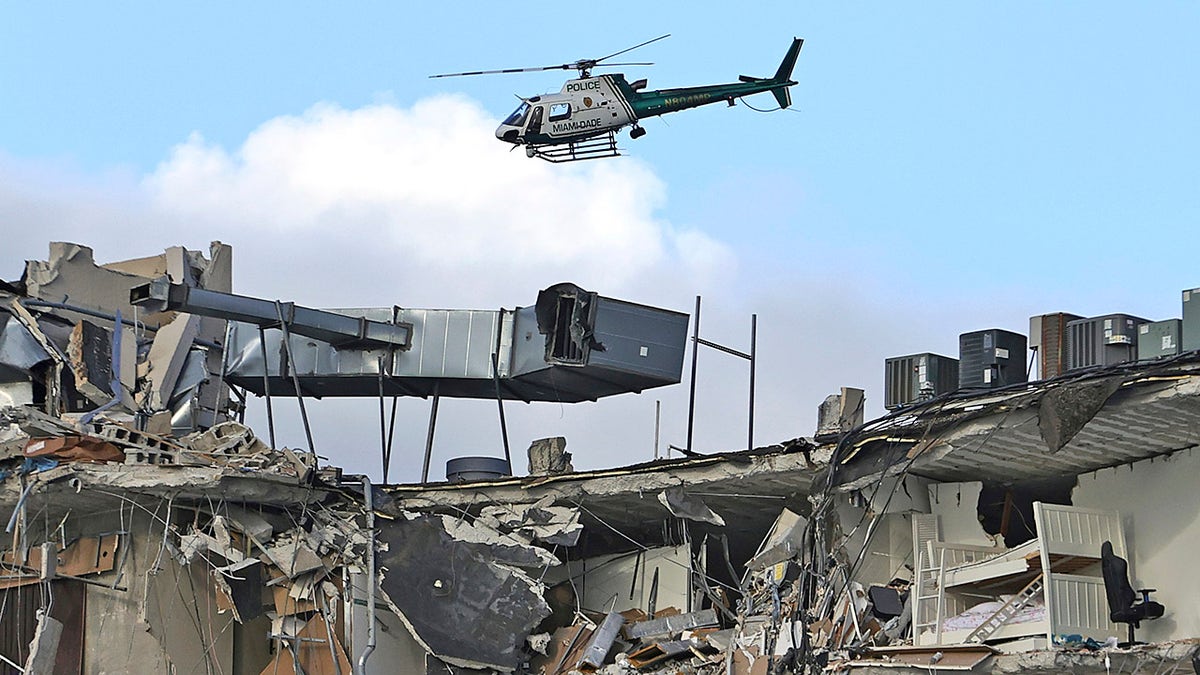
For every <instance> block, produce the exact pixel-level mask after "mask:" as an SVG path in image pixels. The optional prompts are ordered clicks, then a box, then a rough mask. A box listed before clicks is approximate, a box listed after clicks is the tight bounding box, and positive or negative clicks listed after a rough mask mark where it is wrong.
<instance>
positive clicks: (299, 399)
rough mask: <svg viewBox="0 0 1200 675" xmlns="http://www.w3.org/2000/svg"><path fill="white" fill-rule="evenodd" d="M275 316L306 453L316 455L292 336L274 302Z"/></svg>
mask: <svg viewBox="0 0 1200 675" xmlns="http://www.w3.org/2000/svg"><path fill="white" fill-rule="evenodd" d="M275 314H276V315H277V316H278V317H279V330H281V331H283V355H284V356H285V357H287V368H288V372H290V373H291V374H292V386H293V387H295V389H296V403H298V404H299V405H300V421H301V422H303V423H304V437H305V438H306V439H308V451H309V452H311V453H313V454H314V455H315V454H317V446H316V444H315V443H313V437H312V427H310V426H309V425H308V411H307V410H306V409H305V408H304V392H302V391H300V375H298V374H297V373H296V360H295V359H294V358H292V346H291V342H292V335H291V332H290V331H288V325H287V322H286V321H284V320H283V305H282V304H281V303H280V302H279V301H278V300H276V301H275Z"/></svg>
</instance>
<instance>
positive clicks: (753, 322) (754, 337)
mask: <svg viewBox="0 0 1200 675" xmlns="http://www.w3.org/2000/svg"><path fill="white" fill-rule="evenodd" d="M757 347H758V315H757V314H751V315H750V413H749V416H748V421H747V423H746V427H747V431H746V449H747V450H753V449H754V363H755V361H754V357H755V351H756V349H757Z"/></svg>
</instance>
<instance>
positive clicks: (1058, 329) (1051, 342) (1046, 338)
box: [1029, 312, 1083, 380]
mask: <svg viewBox="0 0 1200 675" xmlns="http://www.w3.org/2000/svg"><path fill="white" fill-rule="evenodd" d="M1082 318H1083V317H1082V316H1078V315H1075V314H1067V313H1066V312H1054V313H1053V314H1040V315H1038V316H1031V317H1029V348H1030V349H1032V350H1033V351H1035V352H1037V354H1038V379H1040V380H1049V379H1053V378H1055V377H1058V376H1059V375H1062V374H1063V373H1065V372H1066V371H1067V324H1068V323H1070V322H1071V321H1075V320H1076V319H1082Z"/></svg>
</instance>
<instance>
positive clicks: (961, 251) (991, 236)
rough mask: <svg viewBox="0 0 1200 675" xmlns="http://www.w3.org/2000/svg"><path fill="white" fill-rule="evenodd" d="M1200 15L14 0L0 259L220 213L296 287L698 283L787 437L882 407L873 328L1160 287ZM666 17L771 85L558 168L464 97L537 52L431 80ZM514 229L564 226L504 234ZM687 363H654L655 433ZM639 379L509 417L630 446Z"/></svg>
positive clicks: (1171, 295)
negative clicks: (670, 379) (752, 366)
mask: <svg viewBox="0 0 1200 675" xmlns="http://www.w3.org/2000/svg"><path fill="white" fill-rule="evenodd" d="M1197 26H1200V4H1197V3H1192V2H1163V3H1144V4H1130V3H1106V2H1060V3H1034V2H1018V3H1005V4H1003V5H1000V4H994V3H964V2H937V3H832V2H830V3H764V4H759V5H755V6H752V7H749V8H742V9H737V10H734V9H732V8H731V6H730V5H729V4H728V3H636V4H622V3H615V4H613V3H609V4H606V5H604V6H603V7H599V6H596V5H595V4H587V3H555V4H549V3H545V4H521V3H517V4H513V3H503V4H499V3H487V4H478V5H476V4H474V3H440V4H438V3H420V4H417V3H403V4H401V3H352V4H351V3H348V4H341V5H336V6H335V5H327V4H318V3H252V4H251V3H207V4H205V5H203V6H191V7H185V6H177V5H173V4H169V3H105V4H90V3H87V4H85V3H75V4H45V3H43V4H39V5H25V6H16V5H11V4H10V5H6V6H5V7H4V8H3V9H0V102H2V103H3V105H0V227H3V228H4V231H5V233H6V239H7V240H8V243H7V245H6V246H5V248H4V252H3V253H0V277H2V278H7V279H13V278H16V277H18V276H19V275H20V271H21V261H22V260H25V259H30V258H41V257H44V255H45V243H46V241H48V240H49V239H72V240H78V241H81V243H88V244H91V245H92V246H94V247H96V249H97V254H98V257H100V258H101V259H118V258H123V257H135V256H141V255H149V254H152V253H154V252H156V251H158V250H161V249H162V247H164V246H168V245H172V244H177V243H178V244H185V245H188V246H190V247H194V248H203V247H204V246H205V245H206V243H207V242H208V241H209V240H210V239H216V238H220V239H222V240H224V241H228V242H229V243H232V244H233V245H234V247H235V256H236V257H235V266H236V267H235V269H236V273H235V274H236V276H235V278H236V279H237V280H238V283H239V289H240V290H241V291H242V292H245V293H250V294H261V295H276V296H278V297H284V298H287V299H295V300H297V301H300V302H308V303H312V304H326V305H343V306H345V305H360V304H391V303H398V304H404V305H408V306H482V307H491V306H497V305H500V304H503V305H505V306H512V305H514V304H529V303H530V302H532V299H533V297H534V295H535V294H536V289H537V288H540V287H543V286H545V285H548V284H550V283H555V282H557V281H562V280H564V279H567V278H571V280H574V281H577V282H580V283H582V284H584V285H590V286H592V287H594V289H595V290H597V291H600V292H601V293H604V294H609V295H616V296H618V297H625V298H628V299H632V300H637V301H643V302H651V303H659V304H663V305H665V306H670V307H673V308H676V309H680V310H683V311H690V308H691V303H692V297H693V296H694V295H695V294H697V293H702V294H704V296H705V298H706V309H705V324H704V325H705V332H706V333H707V334H708V335H709V337H710V338H711V339H716V340H719V341H724V342H728V343H730V344H733V345H734V346H738V345H741V346H743V347H744V344H742V343H744V341H745V339H746V338H745V333H746V332H747V324H748V315H749V314H750V313H751V312H756V313H758V314H759V317H760V319H759V320H760V340H761V344H760V347H761V350H760V351H761V353H762V355H763V359H764V361H763V363H762V365H761V368H763V370H762V371H760V372H761V373H765V374H760V386H761V387H762V388H761V389H760V405H761V406H762V409H760V412H759V415H758V416H759V420H760V422H759V426H760V429H761V431H760V432H759V433H758V434H756V436H757V438H758V439H761V440H762V441H763V442H767V441H772V440H782V439H785V438H791V437H793V436H797V435H807V434H811V432H812V425H813V422H814V421H815V412H814V411H815V407H816V405H817V404H818V403H819V402H820V399H821V398H822V397H823V396H824V395H825V394H827V393H831V392H833V391H836V388H837V387H838V386H842V385H850V386H860V387H864V388H866V389H867V390H868V397H869V400H871V401H872V402H873V404H872V405H871V407H870V410H871V411H873V412H876V413H877V412H880V411H881V408H880V406H879V400H880V398H881V395H880V387H881V385H882V360H883V358H884V357H886V356H892V355H898V354H907V353H912V352H917V351H938V352H941V353H946V354H950V355H954V352H955V350H956V345H957V335H958V334H959V333H960V332H963V331H966V330H973V329H977V328H986V327H993V326H995V327H1004V328H1009V329H1013V330H1018V331H1021V332H1024V331H1025V329H1026V326H1027V324H1026V320H1027V318H1028V316H1029V315H1030V314H1034V313H1042V312H1049V311H1059V310H1065V311H1072V312H1075V313H1078V314H1102V313H1109V312H1128V313H1132V314H1137V315H1141V316H1145V317H1147V318H1150V319H1161V318H1168V317H1172V316H1178V315H1179V291H1180V290H1181V289H1184V288H1192V287H1196V286H1200V272H1197V271H1196V268H1195V263H1194V261H1195V259H1196V254H1195V249H1196V246H1195V244H1194V242H1195V241H1196V239H1197V231H1198V228H1197V226H1196V224H1197V222H1198V221H1200V189H1198V188H1200V180H1198V179H1197V171H1196V163H1197V157H1200V126H1198V125H1197V124H1196V119H1197V114H1196V110H1197V104H1198V102H1200V100H1198V99H1200V94H1198V93H1197V92H1198V91H1200V88H1198V87H1197V86H1196V78H1197V73H1198V72H1200V68H1198V66H1200V53H1198V52H1200V47H1197V44H1196V40H1195V30H1196V27H1197ZM663 33H671V34H672V35H673V37H671V38H670V39H668V40H664V41H661V42H657V43H655V44H653V45H650V46H648V47H646V48H644V49H642V50H639V51H638V52H634V54H632V55H629V56H630V57H631V58H632V57H634V56H636V59H635V60H648V61H654V62H655V63H656V65H655V66H653V67H650V68H638V69H636V70H635V69H628V70H627V74H629V75H631V76H636V77H647V78H649V80H650V86H651V87H652V88H658V87H668V86H682V85H692V84H705V83H713V82H725V81H732V80H734V79H736V76H737V75H739V74H748V75H769V74H771V73H773V72H774V69H775V68H776V66H777V64H778V62H779V59H780V58H781V57H782V55H783V52H784V50H785V49H786V47H787V44H788V42H789V40H790V39H791V38H792V37H793V36H799V37H803V38H805V46H804V50H803V52H802V54H801V56H800V59H799V61H798V63H797V66H796V70H795V73H794V76H795V79H797V80H798V81H799V85H798V86H796V87H795V88H793V91H792V98H793V101H794V102H795V107H794V110H793V111H785V112H779V113H774V114H759V113H756V112H753V111H751V110H749V109H748V108H746V107H744V106H738V107H735V108H733V109H728V108H725V107H724V106H709V107H707V108H702V109H698V110H694V111H690V112H685V113H680V114H677V115H670V116H667V117H665V118H661V119H657V120H651V121H650V122H648V123H647V124H646V128H647V130H648V131H649V133H648V134H647V136H645V137H643V138H641V139H638V140H637V141H632V140H629V139H628V137H627V136H623V137H622V140H621V146H622V147H623V148H625V149H627V150H628V152H629V155H630V157H625V158H621V159H617V160H606V161H604V162H595V163H589V166H576V167H549V166H540V164H541V163H537V162H533V160H527V159H526V158H525V157H523V156H521V153H512V154H508V153H506V152H504V149H503V148H502V147H499V145H500V144H499V142H498V141H495V140H494V139H491V138H490V128H491V127H494V125H495V123H496V122H498V120H499V119H500V118H501V117H503V116H504V115H505V114H507V112H509V110H510V109H511V108H513V107H514V105H515V103H516V99H515V98H514V94H523V95H531V94H535V93H541V92H544V91H552V90H557V89H558V88H559V87H560V86H561V84H562V82H563V80H564V79H565V78H564V76H563V74H562V73H555V72H550V73H535V74H526V75H515V76H492V77H474V78H459V79H437V80H431V79H428V77H427V76H428V75H429V74H432V73H440V72H449V71H459V70H471V69H478V68H507V67H520V66H537V65H547V64H554V63H563V62H568V61H573V60H575V59H578V58H583V57H596V56H601V55H604V54H608V53H611V52H614V51H617V50H619V49H622V48H624V47H626V46H629V45H632V44H636V43H638V42H641V41H643V40H646V39H649V38H652V37H655V36H657V35H661V34H663ZM750 102H751V103H752V104H754V105H755V106H756V107H763V108H766V107H772V106H773V103H774V102H773V99H771V98H770V97H768V96H763V97H762V98H761V99H760V100H751V101H750ZM314 106H317V107H316V108H314ZM373 133H374V134H377V135H376V136H372V134H373ZM474 135H478V136H480V137H481V138H480V139H479V143H478V144H477V145H476V144H473V142H472V141H471V138H474ZM373 139H378V143H377V144H376V145H377V147H372V145H373ZM430 139H441V140H438V141H437V144H438V145H437V147H434V148H426V149H425V150H423V151H421V153H424V154H421V153H417V151H415V150H412V149H411V148H410V146H412V145H414V144H417V143H424V144H429V143H434V141H431V140H430ZM356 152H358V153H359V154H357V155H356V154H355V153H356ZM409 152H414V153H416V154H413V155H411V156H410V155H409V154H406V153H409ZM389 157H394V158H397V159H396V163H389ZM531 163H534V164H539V166H531ZM331 164H337V167H336V170H333V169H330V166H331ZM406 166H407V167H409V168H408V169H405V167H406ZM296 167H304V170H303V171H300V170H299V169H297V168H296ZM323 170H330V171H332V173H330V174H328V175H327V174H323V173H321V171H323ZM356 171H358V172H361V175H360V174H355V173H354V172H356ZM406 171H409V172H408V173H406ZM439 172H442V173H439ZM348 174H352V175H353V180H350V179H349V178H348V179H347V180H345V181H344V184H340V183H339V185H340V187H337V188H336V189H335V188H334V187H330V185H331V184H332V183H338V178H339V177H342V176H346V175H348ZM377 178H378V179H380V180H378V181H377V182H376V181H375V179H377ZM389 181H390V182H389ZM426 181H428V182H426ZM364 183H366V184H370V185H371V189H370V191H365V189H359V188H360V186H361V185H363V184H364ZM393 188H394V190H393ZM409 188H412V189H409ZM368 192H369V194H367V193H368ZM392 192H395V193H396V194H392ZM401 193H402V194H401ZM364 194H366V196H365V197H364V196H363V195H364ZM471 199H477V203H476V202H472V203H471V204H469V205H467V206H464V204H463V203H462V202H463V201H464V200H468V201H469V200H471ZM223 209H227V210H223ZM314 214H316V215H314ZM580 219H583V220H586V221H587V223H584V224H582V225H581V224H579V221H580ZM298 223H300V224H298ZM346 223H357V224H356V225H353V226H351V225H347V224H346ZM606 223H608V224H606ZM530 228H533V231H536V232H540V233H543V234H545V233H550V236H553V237H559V238H561V239H562V241H557V242H555V243H554V245H553V246H552V245H550V244H547V243H545V241H544V240H543V241H542V242H540V243H539V244H538V245H537V246H532V245H522V244H521V241H522V237H525V236H528V235H529V233H530V231H531V230H530ZM539 228H540V229H539ZM379 232H383V233H385V234H386V235H389V236H390V237H391V238H390V239H388V240H387V242H386V243H377V242H376V243H372V242H371V241H370V238H371V237H372V236H373V235H374V234H377V233H379ZM439 232H443V233H446V239H445V240H444V241H440V242H439V241H438V240H437V237H436V235H437V234H438V233H439ZM431 233H432V234H431ZM449 233H455V234H454V236H453V237H451V236H450V234H449ZM564 233H566V234H564ZM572 233H575V234H578V237H577V238H575V239H574V240H572V241H568V240H569V239H571V234H572ZM507 243H511V244H512V246H513V248H512V249H511V250H510V249H509V248H508V247H507V246H506V244H507ZM439 246H440V247H441V250H442V254H440V255H439V254H438V250H439ZM476 249H477V250H476ZM488 251H495V252H496V255H495V257H496V258H503V260H496V259H493V257H492V256H489V255H487V252H488ZM331 252H335V253H334V256H339V255H340V256H361V259H360V260H358V261H356V264H354V265H353V266H352V267H353V268H354V269H350V270H347V269H345V268H344V267H343V266H338V265H334V264H332V263H331V261H330V260H329V259H328V257H326V258H322V256H323V255H325V256H328V255H329V254H330V253H331ZM289 260H290V261H292V262H291V263H289V262H288V261H289ZM297 268H301V269H299V270H298V269H297ZM614 270H619V271H621V272H614ZM625 270H628V273H624V271H625ZM576 274H578V275H582V277H583V278H579V277H576V276H575V275H576ZM489 275H497V276H502V277H503V278H504V279H505V283H491V282H489V281H488V279H489ZM602 286H603V287H602ZM710 307H711V309H710ZM703 363H704V364H705V366H707V367H706V368H704V370H703V372H704V373H705V374H706V375H705V376H706V377H707V378H708V379H707V381H706V380H702V385H707V389H702V393H703V396H702V399H703V400H704V401H706V402H705V403H703V405H704V406H707V408H706V409H705V410H706V412H707V414H705V415H703V418H704V419H705V420H706V421H705V424H706V427H705V429H704V430H703V433H702V434H701V437H702V438H704V439H706V441H707V446H708V449H724V448H727V447H737V443H738V442H739V440H740V439H741V438H742V437H743V436H744V432H743V431H741V430H740V425H741V424H743V422H742V418H741V417H739V415H741V414H742V413H741V412H740V410H741V408H740V406H741V403H740V401H741V400H742V399H743V398H744V392H742V391H740V390H739V389H738V388H739V387H744V381H743V380H744V374H743V373H742V372H741V370H740V366H739V365H738V364H727V363H724V362H723V360H722V359H721V358H720V357H716V356H713V357H708V356H707V355H706V357H705V360H704V361H703ZM676 389H680V390H682V389H684V387H677V388H676ZM685 393H686V392H675V391H666V390H664V392H663V393H662V395H661V396H662V397H665V402H664V406H665V407H666V408H667V409H666V411H665V414H666V415H668V416H669V417H670V419H671V420H672V422H671V424H672V425H673V426H671V428H669V429H668V433H667V436H668V437H670V440H671V442H676V443H678V441H679V440H680V438H678V437H680V436H681V435H682V434H681V433H680V431H679V422H678V420H680V419H682V417H683V411H682V410H680V409H679V406H680V405H681V404H680V398H681V395H682V394H685ZM650 396H659V395H658V394H654V395H650V394H647V395H643V396H642V397H641V399H636V397H627V398H634V399H636V400H633V401H631V402H625V401H617V402H615V403H612V404H611V405H608V406H607V407H605V405H606V402H602V403H601V404H598V405H596V406H585V408H584V409H583V410H581V411H579V412H575V411H570V412H567V411H562V410H558V409H555V410H545V409H541V408H537V407H534V408H533V409H531V410H530V411H529V412H528V415H527V416H528V421H527V422H525V423H524V424H525V426H524V427H522V426H520V425H521V424H522V423H521V422H518V423H517V424H518V428H519V429H521V431H522V432H523V433H526V435H527V436H529V437H536V436H537V435H538V434H539V433H540V430H543V429H549V431H548V432H547V433H546V434H545V435H549V434H550V433H559V432H561V433H565V434H567V435H568V438H569V442H571V443H572V448H573V449H576V454H577V458H579V459H577V462H576V464H577V465H583V466H600V465H604V464H608V463H616V462H620V461H628V460H633V459H644V458H645V454H646V453H645V451H644V448H641V449H638V450H637V451H636V452H634V451H632V450H630V451H625V450H613V449H612V448H613V447H619V448H624V447H626V446H630V445H634V444H638V443H641V441H640V440H639V441H637V443H635V442H634V440H633V438H632V437H629V438H626V437H611V436H605V435H603V434H598V433H597V432H596V431H595V430H596V428H597V427H598V426H600V425H598V424H597V423H596V421H595V420H596V419H597V418H598V417H599V419H606V418H605V417H604V416H605V415H610V416H614V417H616V418H625V417H629V416H635V417H637V419H638V420H639V422H638V424H637V425H635V426H636V427H637V430H636V434H637V435H638V436H637V438H639V439H641V438H644V437H646V436H648V435H649V432H648V431H647V430H646V429H645V418H646V416H647V414H648V413H647V412H646V411H647V410H648V409H652V406H653V402H652V399H650V398H649V397H650ZM337 405H341V404H337ZM368 407H369V406H368ZM461 409H462V411H463V412H462V415H463V422H462V424H460V425H457V426H461V427H463V428H464V429H465V428H472V427H475V426H479V427H485V426H486V427H487V431H486V433H487V434H492V433H493V431H492V430H491V428H490V426H488V425H491V424H493V422H492V421H491V420H488V421H487V422H486V423H483V422H480V423H478V424H476V423H474V422H472V421H471V420H473V419H474V417H473V415H474V410H475V408H473V407H472V406H470V405H467V404H464V405H463V406H462V407H461ZM339 410H340V409H339ZM422 410H423V409H422V408H420V407H419V406H416V405H414V406H413V409H412V415H413V419H414V420H416V419H419V418H420V416H421V414H422V412H421V411H422ZM614 410H615V411H616V412H612V411H614ZM340 414H342V413H340V412H339V413H337V414H335V415H334V416H337V415H340ZM443 414H447V413H445V412H443ZM449 414H450V415H453V414H454V413H449ZM414 424H415V422H414ZM560 424H561V425H563V426H558V425H560ZM331 425H332V424H331ZM332 426H333V427H335V428H336V425H332ZM339 433H340V432H339ZM455 433H462V434H463V435H462V436H461V437H458V436H455ZM483 433H485V432H480V434H483ZM631 433H633V432H631ZM327 438H330V439H336V438H339V436H337V435H336V434H335V433H334V432H332V431H331V432H329V434H328V436H327ZM483 439H484V436H483V435H480V436H472V435H470V433H468V432H467V431H462V432H452V431H448V432H447V441H446V443H447V445H451V446H455V447H466V446H477V445H481V444H487V443H490V442H491V441H485V440H483ZM338 442H339V441H337V440H329V441H327V442H326V443H325V445H326V447H328V446H329V445H335V446H336V445H337V443H338ZM365 442H366V441H363V443H365ZM514 444H515V445H518V446H521V445H524V441H523V440H522V441H521V442H514ZM642 445H644V443H642ZM446 452H447V453H452V452H453V448H451V449H447V451H446ZM639 453H640V454H639ZM460 454H461V453H460ZM358 461H360V460H359V459H358V455H352V456H349V457H348V458H346V459H345V461H343V463H349V464H355V463H356V462H358ZM362 461H365V460H362Z"/></svg>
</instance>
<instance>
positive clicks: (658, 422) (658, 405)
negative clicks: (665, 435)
mask: <svg viewBox="0 0 1200 675" xmlns="http://www.w3.org/2000/svg"><path fill="white" fill-rule="evenodd" d="M661 431H662V399H657V400H655V401H654V459H658V442H659V437H660V436H661Z"/></svg>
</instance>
